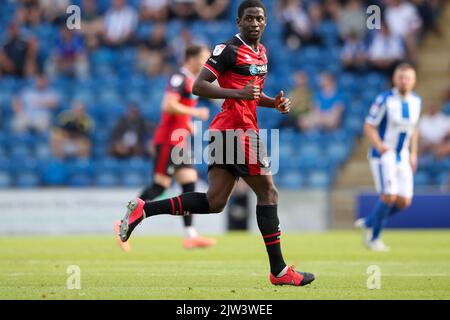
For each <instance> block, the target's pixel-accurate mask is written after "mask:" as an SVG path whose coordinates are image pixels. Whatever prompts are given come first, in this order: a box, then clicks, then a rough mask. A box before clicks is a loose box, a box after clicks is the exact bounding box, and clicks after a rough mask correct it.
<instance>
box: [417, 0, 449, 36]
mask: <svg viewBox="0 0 450 320" xmlns="http://www.w3.org/2000/svg"><path fill="white" fill-rule="evenodd" d="M412 3H413V4H414V5H415V6H416V8H417V12H418V14H419V16H420V19H421V20H422V23H423V30H422V31H423V33H426V32H428V31H433V32H434V33H436V34H438V35H440V34H441V31H440V30H439V25H438V23H437V20H438V14H439V11H440V9H441V4H442V3H441V1H440V0H412Z"/></svg>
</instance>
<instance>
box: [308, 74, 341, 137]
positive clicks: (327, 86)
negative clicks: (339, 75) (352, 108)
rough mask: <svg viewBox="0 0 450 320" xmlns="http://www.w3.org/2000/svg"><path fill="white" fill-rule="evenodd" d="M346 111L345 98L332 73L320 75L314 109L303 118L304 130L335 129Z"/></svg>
mask: <svg viewBox="0 0 450 320" xmlns="http://www.w3.org/2000/svg"><path fill="white" fill-rule="evenodd" d="M343 112H344V98H343V96H342V94H341V93H340V92H339V90H338V89H337V86H336V81H335V79H334V77H333V76H332V75H331V74H330V73H326V72H324V73H322V74H321V75H320V91H319V93H318V94H317V95H316V97H315V98H314V109H313V110H312V111H311V112H310V113H309V114H308V115H306V116H305V117H303V118H301V120H300V126H301V128H302V129H303V130H305V131H308V130H313V129H322V130H325V131H334V130H336V129H338V128H339V127H340V125H341V119H342V114H343Z"/></svg>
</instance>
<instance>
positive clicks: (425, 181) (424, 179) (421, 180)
mask: <svg viewBox="0 0 450 320" xmlns="http://www.w3.org/2000/svg"><path fill="white" fill-rule="evenodd" d="M430 184H431V176H430V174H429V173H428V172H426V171H422V170H419V171H417V172H416V174H415V175H414V185H415V186H417V187H423V186H428V185H430Z"/></svg>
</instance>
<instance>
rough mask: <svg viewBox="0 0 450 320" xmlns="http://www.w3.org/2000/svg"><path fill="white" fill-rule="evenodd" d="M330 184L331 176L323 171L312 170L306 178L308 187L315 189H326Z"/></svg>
mask: <svg viewBox="0 0 450 320" xmlns="http://www.w3.org/2000/svg"><path fill="white" fill-rule="evenodd" d="M330 184H331V174H330V173H329V172H327V171H325V170H314V171H312V172H310V174H309V176H308V186H309V187H311V188H317V189H326V188H328V187H329V186H330Z"/></svg>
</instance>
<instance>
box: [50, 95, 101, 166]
mask: <svg viewBox="0 0 450 320" xmlns="http://www.w3.org/2000/svg"><path fill="white" fill-rule="evenodd" d="M93 127H94V123H93V121H92V119H91V118H90V117H89V116H88V115H87V114H86V111H85V107H84V105H83V103H81V102H79V101H75V102H74V103H73V105H72V108H71V109H70V110H68V111H65V112H63V113H61V114H60V115H59V116H58V119H57V126H56V128H55V129H54V131H53V133H52V136H51V145H52V151H53V155H54V156H55V157H56V158H60V159H62V158H67V157H77V158H88V157H89V155H90V153H91V140H90V134H91V132H92V130H93Z"/></svg>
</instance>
